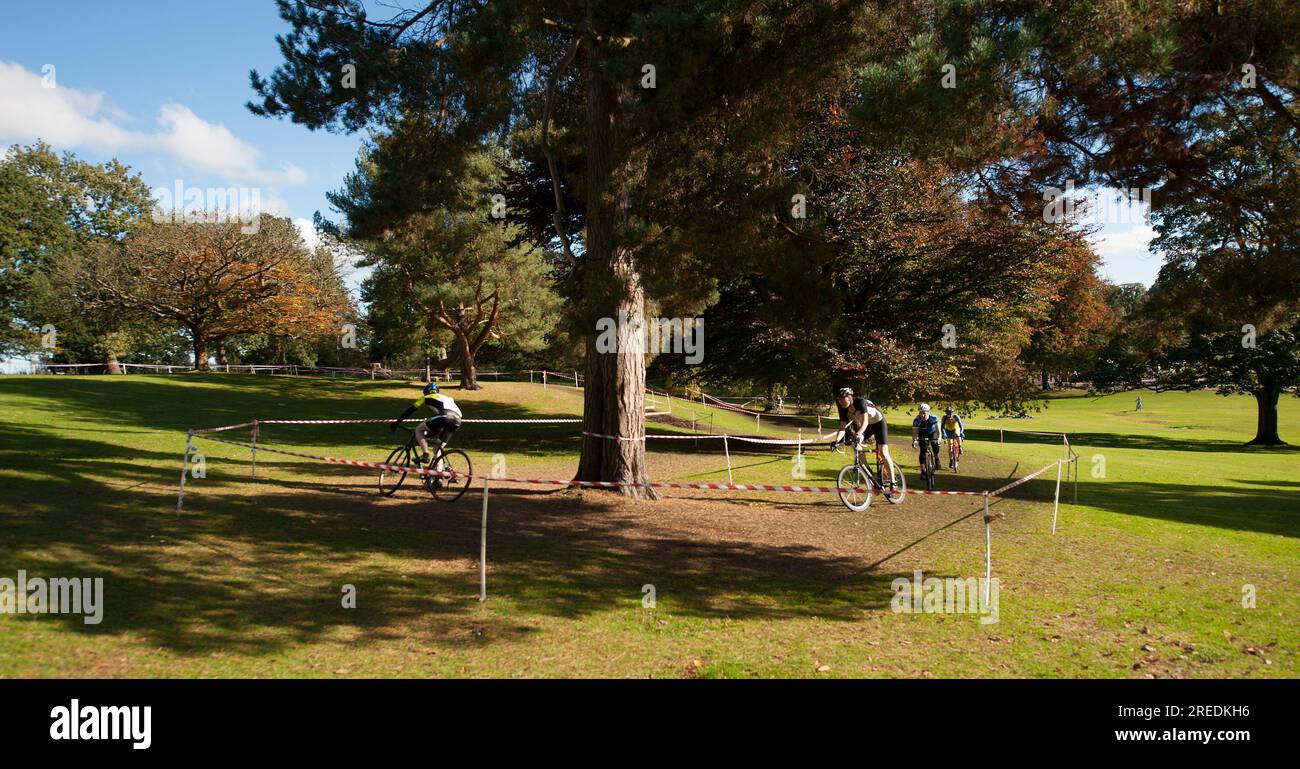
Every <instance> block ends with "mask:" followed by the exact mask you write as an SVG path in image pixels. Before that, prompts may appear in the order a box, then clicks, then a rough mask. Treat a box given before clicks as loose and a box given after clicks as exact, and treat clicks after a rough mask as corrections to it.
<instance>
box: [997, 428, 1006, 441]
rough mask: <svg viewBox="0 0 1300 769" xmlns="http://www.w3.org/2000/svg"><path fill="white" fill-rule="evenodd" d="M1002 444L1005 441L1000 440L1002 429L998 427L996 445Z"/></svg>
mask: <svg viewBox="0 0 1300 769" xmlns="http://www.w3.org/2000/svg"><path fill="white" fill-rule="evenodd" d="M1004 442H1005V441H1003V440H1002V428H1001V427H999V428H998V443H1004Z"/></svg>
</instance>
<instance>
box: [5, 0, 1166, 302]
mask: <svg viewBox="0 0 1300 769" xmlns="http://www.w3.org/2000/svg"><path fill="white" fill-rule="evenodd" d="M0 18H3V24H2V26H0V144H3V145H10V144H15V143H17V144H27V143H30V142H33V141H35V140H36V139H38V138H43V139H45V140H46V141H48V142H49V143H50V144H52V145H54V146H55V148H56V149H58V150H72V151H74V152H75V153H76V154H77V155H78V156H79V157H81V158H83V159H86V160H92V161H103V160H107V159H108V158H110V157H114V156H116V157H117V158H119V159H120V160H121V161H122V162H124V163H126V164H128V165H130V166H131V167H132V168H134V169H135V170H137V171H139V172H140V173H141V174H142V175H143V177H144V180H145V182H146V183H147V184H148V185H149V186H150V187H153V188H167V189H172V188H174V187H175V185H176V184H177V182H180V183H181V184H182V185H183V186H184V187H187V188H188V187H197V188H209V187H220V188H229V187H236V188H247V189H249V190H250V191H251V190H254V189H256V190H257V193H256V194H257V195H258V196H259V199H258V203H259V205H260V208H261V209H262V210H266V211H269V212H271V213H275V214H279V215H283V216H289V217H291V218H293V219H295V220H296V221H298V222H299V226H300V228H303V227H304V225H306V224H307V223H308V222H309V221H310V219H311V216H312V214H313V212H315V211H318V210H319V211H322V212H323V213H325V215H326V216H327V217H329V218H334V217H333V214H332V212H330V211H329V207H328V203H327V201H326V199H325V193H326V192H328V191H330V190H334V189H338V188H339V187H340V186H341V184H342V180H343V177H344V175H345V174H346V173H348V172H349V171H350V170H351V169H352V166H353V161H354V159H355V158H356V152H357V148H358V146H359V144H360V137H359V136H356V135H352V136H347V135H336V134H330V133H326V132H323V131H315V132H313V131H309V130H307V129H306V128H304V127H302V126H298V125H294V124H293V123H290V122H288V121H284V120H269V119H266V118H259V117H256V116H254V115H252V114H251V113H250V112H249V111H248V110H247V109H246V108H245V107H244V104H245V102H247V101H248V100H249V99H251V98H252V96H253V94H252V91H251V89H250V88H249V85H248V71H249V70H250V69H254V68H255V69H257V70H258V71H259V72H261V73H263V74H264V75H265V74H268V73H269V72H270V71H271V70H273V69H274V68H275V67H276V65H277V64H278V63H279V61H280V54H279V50H278V48H277V47H276V43H275V35H276V34H277V33H280V32H283V31H284V30H285V29H286V25H285V23H284V22H283V21H281V19H280V18H279V15H278V14H277V13H276V10H275V4H274V3H273V2H271V0H227V1H226V2H221V3H203V2H194V1H192V0H171V1H170V2H165V1H164V0H128V1H126V2H106V1H105V0H98V1H92V0H52V1H51V2H44V3H9V4H7V5H6V7H5V9H4V10H3V12H2V16H0ZM47 65H52V66H53V68H54V69H53V76H54V77H53V84H54V86H55V87H53V88H49V87H44V86H45V85H46V84H48V83H49V77H48V75H47V72H48V70H47V69H46V68H47ZM305 230H306V234H307V237H308V240H310V239H311V233H310V231H309V228H305ZM1150 236H1151V233H1150V230H1149V229H1147V228H1146V227H1145V226H1144V225H1142V224H1140V223H1137V224H1133V223H1124V222H1119V223H1106V224H1104V225H1103V226H1102V229H1101V230H1100V232H1099V237H1098V238H1097V239H1096V244H1097V250H1098V252H1099V253H1100V254H1101V256H1102V258H1103V259H1104V266H1103V270H1102V272H1103V274H1104V275H1105V276H1106V277H1108V278H1110V279H1111V280H1114V281H1116V282H1121V283H1124V282H1141V283H1145V284H1148V285H1149V284H1150V283H1151V281H1152V280H1153V279H1154V278H1155V275H1156V272H1157V271H1158V270H1159V266H1160V259H1159V258H1158V257H1155V256H1152V255H1150V254H1149V253H1147V251H1146V241H1147V240H1148V239H1149V238H1150Z"/></svg>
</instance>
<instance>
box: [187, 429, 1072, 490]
mask: <svg viewBox="0 0 1300 769" xmlns="http://www.w3.org/2000/svg"><path fill="white" fill-rule="evenodd" d="M194 437H195V438H199V439H201V440H205V441H213V442H216V443H224V444H226V445H228V446H240V447H242V448H246V449H257V450H258V451H270V452H272V453H275V454H284V455H286V456H291V457H299V458H301V459H314V460H317V461H320V462H329V463H332V464H339V465H348V466H350V467H366V468H370V469H373V470H388V471H391V472H395V473H411V474H414V475H433V476H439V477H452V476H453V475H454V474H453V473H442V472H438V471H437V470H431V469H428V468H423V467H410V466H407V465H388V464H384V463H382V462H365V461H362V460H359V459H340V458H337V457H326V456H321V455H319V454H307V453H304V452H299V451H288V450H286V449H276V448H271V447H269V446H265V445H261V444H258V445H256V446H255V445H254V444H251V443H244V442H243V441H232V440H228V439H226V438H216V437H212V436H209V435H198V434H195V435H194ZM1045 469H1047V468H1044V470H1045ZM1040 472H1042V471H1040ZM491 480H492V481H493V482H505V483H527V484H536V485H546V486H580V487H594V488H624V487H630V488H654V489H711V490H714V491H785V492H791V493H816V494H838V493H840V492H845V491H853V492H862V491H865V488H863V487H859V486H853V487H840V486H785V485H772V484H761V483H672V482H651V483H625V482H622V481H578V480H568V481H561V480H554V479H547V478H492V479H491ZM874 491H876V492H881V491H883V489H882V488H880V487H876V488H875V490H874ZM905 493H907V494H918V495H934V496H966V497H982V496H986V492H983V491H924V490H919V489H907V490H906V491H905Z"/></svg>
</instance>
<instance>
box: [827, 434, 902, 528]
mask: <svg viewBox="0 0 1300 769" xmlns="http://www.w3.org/2000/svg"><path fill="white" fill-rule="evenodd" d="M844 445H845V444H844V442H843V441H836V442H835V443H832V444H831V450H832V451H834V452H836V453H839V454H842V453H844V450H843V448H842V447H843V446H844ZM866 453H867V449H866V444H865V443H864V442H862V441H857V442H855V443H854V444H853V464H851V465H845V466H844V467H841V468H840V473H839V475H838V476H836V478H835V482H836V483H837V484H838V488H839V495H840V501H841V502H843V503H844V506H845V507H847V508H848V509H850V510H852V511H853V512H855V513H860V512H862V511H863V510H866V509H867V508H868V507H870V506H871V497H872V495H873V493H874V492H876V491H882V492H884V494H885V499H887V500H889V503H890V504H892V505H898V504H902V502H903V500H904V499H905V498H906V494H907V479H906V478H904V477H903V470H902V468H900V467H899V466H898V463H896V462H895V463H892V468H893V471H894V472H893V476H892V477H893V480H892V481H890V480H885V479H886V477H888V476H887V475H886V474H885V467H884V460H883V458H882V457H881V455H880V447H879V446H877V447H876V471H875V472H874V473H873V472H872V471H871V466H870V465H868V464H867V459H866Z"/></svg>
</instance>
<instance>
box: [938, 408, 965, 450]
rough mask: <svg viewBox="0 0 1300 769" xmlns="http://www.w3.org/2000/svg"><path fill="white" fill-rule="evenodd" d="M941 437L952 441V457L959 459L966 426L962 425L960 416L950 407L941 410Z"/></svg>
mask: <svg viewBox="0 0 1300 769" xmlns="http://www.w3.org/2000/svg"><path fill="white" fill-rule="evenodd" d="M939 427H940V429H942V430H943V437H944V438H946V439H947V440H950V441H952V448H953V456H954V457H956V458H957V459H959V460H960V459H961V444H962V442H963V441H965V440H966V426H965V425H964V424H962V421H961V415H959V414H958V413H957V412H956V411H954V410H953V408H952V406H949V407H948V408H946V409H944V410H943V419H941V420H939Z"/></svg>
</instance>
